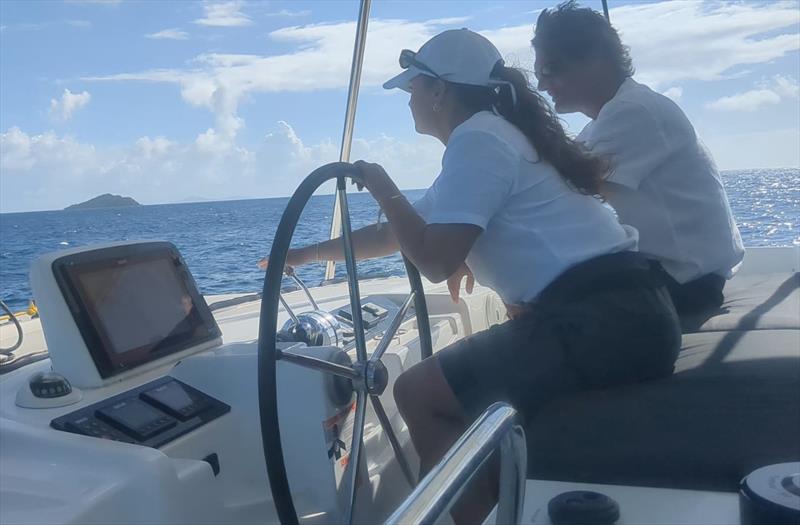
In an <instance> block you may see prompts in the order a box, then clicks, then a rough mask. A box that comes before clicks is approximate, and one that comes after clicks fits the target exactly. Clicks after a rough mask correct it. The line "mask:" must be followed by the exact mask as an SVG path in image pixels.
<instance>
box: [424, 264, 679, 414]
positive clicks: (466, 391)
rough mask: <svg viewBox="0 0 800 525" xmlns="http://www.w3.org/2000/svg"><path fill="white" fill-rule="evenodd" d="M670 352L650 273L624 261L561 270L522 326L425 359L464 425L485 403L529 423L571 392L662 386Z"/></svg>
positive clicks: (665, 299) (494, 330)
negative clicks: (436, 366) (437, 370)
mask: <svg viewBox="0 0 800 525" xmlns="http://www.w3.org/2000/svg"><path fill="white" fill-rule="evenodd" d="M680 344H681V332H680V326H679V324H678V319H677V315H676V313H675V309H674V307H673V305H672V302H671V300H670V297H669V293H668V292H667V289H666V287H665V286H664V285H663V281H662V280H661V279H660V278H659V273H658V271H657V270H656V269H654V268H653V267H652V266H651V265H650V264H649V263H648V261H646V260H645V259H644V258H643V257H641V256H639V255H638V254H633V253H631V252H625V253H624V254H613V255H607V256H602V257H599V258H597V259H593V260H591V261H587V262H585V263H582V264H580V265H578V266H576V267H574V268H571V269H570V270H567V271H566V272H564V274H562V276H561V277H559V278H558V279H556V281H554V283H552V284H551V285H550V286H548V288H547V289H545V291H544V292H542V293H541V294H540V296H539V300H537V302H536V303H535V304H533V305H532V307H531V309H530V311H529V312H527V313H525V314H524V315H523V316H522V317H520V318H518V319H515V320H511V321H507V322H505V323H503V324H500V325H495V326H493V327H491V328H489V329H488V330H485V331H483V332H479V333H476V334H474V335H472V336H469V337H467V338H465V339H462V340H461V341H458V342H457V343H455V344H453V345H451V346H449V347H447V348H445V349H444V350H442V351H441V352H438V353H437V354H435V356H437V358H438V359H439V362H440V364H441V367H442V370H443V372H444V375H445V378H446V379H447V382H448V384H449V385H450V387H451V388H452V390H453V392H454V393H455V395H456V398H457V399H458V400H459V401H460V402H461V404H462V407H463V408H464V410H465V412H466V413H467V414H468V415H469V416H470V417H476V416H477V415H479V414H480V413H481V412H482V411H483V410H484V409H485V408H487V407H488V406H489V405H490V404H491V403H493V402H495V401H506V402H509V403H511V405H513V406H514V407H515V408H517V410H519V411H520V412H521V413H522V414H523V416H525V417H531V416H533V415H534V414H535V413H536V412H537V411H538V410H539V409H540V408H541V407H542V406H543V405H544V404H546V403H548V402H549V401H551V400H554V399H556V398H558V397H562V396H564V395H568V394H570V393H573V392H577V391H582V390H589V389H597V388H606V387H610V386H614V385H622V384H627V383H634V382H639V381H645V380H649V379H655V378H658V377H663V376H667V375H669V374H671V373H672V371H673V368H674V364H675V360H676V358H677V355H678V351H679V350H680Z"/></svg>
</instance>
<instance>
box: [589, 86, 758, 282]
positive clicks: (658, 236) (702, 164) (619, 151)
mask: <svg viewBox="0 0 800 525" xmlns="http://www.w3.org/2000/svg"><path fill="white" fill-rule="evenodd" d="M578 140H580V141H583V142H584V143H585V144H586V145H587V146H588V147H589V149H591V150H592V151H593V152H595V153H600V154H604V155H609V156H610V158H611V161H612V163H613V169H614V171H613V172H612V174H611V176H610V177H609V179H608V180H609V184H608V188H607V190H606V196H607V198H608V201H609V203H610V204H611V205H612V206H613V207H614V208H615V209H616V211H617V213H618V214H619V218H620V220H621V221H622V222H623V223H625V224H630V225H631V226H634V227H635V228H636V229H637V230H639V250H640V251H641V252H642V253H644V254H645V255H648V256H650V257H652V258H655V259H657V260H659V261H660V262H661V264H662V266H663V267H664V269H665V270H666V271H667V272H668V273H669V274H670V275H672V277H673V278H674V279H675V280H676V281H678V282H680V283H685V282H688V281H691V280H693V279H696V278H698V277H701V276H703V275H706V274H709V273H716V274H719V275H722V276H725V277H730V276H732V275H733V271H734V269H735V267H736V266H737V265H738V264H739V262H741V260H742V257H743V256H744V248H743V246H742V238H741V236H740V234H739V229H738V228H737V227H736V222H735V221H734V219H733V215H732V214H731V209H730V206H729V204H728V198H727V195H726V194H725V189H724V188H723V186H722V181H721V180H720V177H719V173H718V172H717V168H716V166H715V165H714V161H713V159H712V158H711V155H710V154H709V153H708V151H707V150H706V148H705V147H704V146H703V144H702V143H701V142H700V141H699V140H698V138H697V135H696V134H695V131H694V128H693V127H692V124H691V123H690V122H689V119H687V118H686V115H684V113H683V111H681V109H680V108H679V107H678V106H677V105H676V104H675V103H674V102H673V101H672V100H670V99H669V98H667V97H665V96H664V95H661V94H659V93H656V92H654V91H652V90H651V89H650V88H648V87H647V86H644V85H642V84H639V83H637V82H635V81H634V80H633V79H631V78H629V79H627V80H625V82H623V83H622V85H621V86H620V88H619V90H618V91H617V93H616V95H615V96H614V98H612V99H611V100H610V101H608V102H607V103H606V104H605V105H604V106H603V108H602V110H601V111H600V113H599V115H598V116H597V118H596V119H595V120H593V121H591V122H590V123H589V124H587V125H586V127H585V128H584V129H583V131H581V133H580V135H578Z"/></svg>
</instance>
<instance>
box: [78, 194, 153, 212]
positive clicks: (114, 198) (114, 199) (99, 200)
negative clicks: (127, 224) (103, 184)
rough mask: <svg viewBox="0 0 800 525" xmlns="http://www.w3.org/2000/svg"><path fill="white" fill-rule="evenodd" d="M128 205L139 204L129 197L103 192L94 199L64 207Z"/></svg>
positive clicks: (83, 208) (89, 208) (91, 207)
mask: <svg viewBox="0 0 800 525" xmlns="http://www.w3.org/2000/svg"><path fill="white" fill-rule="evenodd" d="M130 206H141V204H139V203H138V202H136V201H135V200H133V199H132V198H130V197H123V196H121V195H112V194H110V193H104V194H103V195H98V196H97V197H95V198H94V199H89V200H88V201H86V202H81V203H80V204H73V205H72V206H67V207H66V208H64V209H65V210H93V209H97V208H127V207H130Z"/></svg>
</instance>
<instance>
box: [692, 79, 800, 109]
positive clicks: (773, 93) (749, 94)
mask: <svg viewBox="0 0 800 525" xmlns="http://www.w3.org/2000/svg"><path fill="white" fill-rule="evenodd" d="M797 95H798V84H797V80H795V79H793V78H791V77H785V76H782V75H776V76H774V77H773V78H772V79H771V81H766V82H760V83H759V88H758V89H751V90H750V91H745V92H744V93H737V94H735V95H730V96H726V97H722V98H719V99H717V100H714V101H712V102H709V103H708V104H706V107H707V108H708V109H713V110H716V111H747V112H752V111H756V110H759V109H761V108H763V107H765V106H774V105H776V104H778V103H780V102H781V100H784V99H796V98H797Z"/></svg>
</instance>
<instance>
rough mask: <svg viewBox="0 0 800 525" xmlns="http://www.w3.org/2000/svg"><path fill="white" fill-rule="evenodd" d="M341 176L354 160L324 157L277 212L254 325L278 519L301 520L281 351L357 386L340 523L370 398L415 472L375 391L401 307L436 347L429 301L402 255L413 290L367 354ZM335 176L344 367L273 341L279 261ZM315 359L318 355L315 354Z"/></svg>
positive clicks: (382, 382) (350, 511) (424, 343)
mask: <svg viewBox="0 0 800 525" xmlns="http://www.w3.org/2000/svg"><path fill="white" fill-rule="evenodd" d="M346 178H350V179H353V180H357V179H358V175H357V174H356V172H355V171H354V170H353V167H352V165H350V164H347V163H342V162H337V163H332V164H327V165H325V166H322V167H321V168H318V169H316V170H315V171H314V172H312V173H311V174H310V175H309V176H308V177H307V178H306V179H305V180H304V181H303V182H302V183H301V184H300V186H299V187H298V189H297V190H296V191H295V193H294V195H293V196H292V198H291V199H290V200H289V203H288V204H287V206H286V210H285V211H284V213H283V216H282V217H281V220H280V223H279V225H278V229H277V231H276V233H275V239H274V241H273V243H272V249H271V250H270V256H269V260H270V262H271V264H270V265H269V266H268V268H267V273H266V276H265V278H264V287H263V290H262V300H261V312H260V321H259V330H258V397H259V414H260V418H261V439H262V445H263V450H264V457H265V461H266V465H267V475H268V478H269V483H270V490H271V492H272V496H273V501H274V503H275V507H276V510H277V513H278V518H279V520H280V522H281V523H282V524H283V525H293V524H296V523H298V517H297V511H296V509H295V506H294V501H293V498H292V494H291V490H290V488H289V481H288V476H287V471H286V463H285V461H284V455H283V446H282V443H281V436H280V426H279V425H280V422H279V418H278V393H277V361H278V360H280V359H284V360H287V361H289V362H293V363H294V364H298V365H300V366H304V367H307V368H313V369H315V370H319V371H321V372H323V373H329V374H333V375H336V376H340V377H346V378H348V379H350V380H351V381H352V382H353V385H354V391H355V392H356V410H355V421H354V426H353V442H352V443H351V449H350V461H349V463H348V468H349V469H350V472H349V483H348V484H349V490H350V498H349V506H348V508H347V509H345V513H344V516H345V519H344V523H352V520H353V515H354V510H355V497H356V491H357V482H358V471H359V469H358V465H359V463H360V460H361V453H362V449H363V434H364V422H365V418H366V405H367V398H369V399H370V401H371V403H372V406H373V408H374V410H375V414H376V415H377V417H378V420H379V422H380V424H381V427H382V428H383V431H384V432H385V433H386V435H387V437H388V439H389V442H390V445H391V447H392V450H393V451H394V453H395V457H396V458H397V459H398V463H399V464H400V468H401V470H402V472H403V474H404V476H405V477H406V478H407V479H408V480H409V482H410V483H412V484H413V475H412V473H411V471H410V468H409V465H408V462H407V461H406V460H405V457H404V454H403V452H402V447H401V445H400V443H399V440H397V437H396V435H395V434H394V430H393V429H392V426H391V422H390V420H389V417H388V415H387V414H386V411H385V410H384V408H383V405H382V403H381V401H380V398H379V397H378V396H379V395H380V393H381V392H382V391H383V389H384V388H385V387H386V382H387V380H388V377H387V376H386V370H385V367H383V365H382V363H381V358H382V357H383V353H384V352H385V350H386V349H387V348H388V346H389V344H390V343H391V339H392V337H393V335H394V332H395V331H396V330H397V328H398V327H399V326H400V324H401V323H402V321H403V320H404V318H405V313H406V311H407V309H408V308H409V307H410V305H411V303H412V302H413V305H414V310H415V314H416V317H417V327H418V331H419V340H420V350H421V358H422V359H425V358H427V357H430V355H431V354H432V350H433V345H432V341H431V331H430V323H429V320H428V309H427V304H426V303H425V294H424V290H423V288H422V279H421V278H420V275H419V272H418V271H417V270H416V268H415V267H414V266H413V265H412V264H411V263H410V262H409V261H408V259H406V258H405V257H404V262H405V266H406V272H407V274H408V279H409V282H410V285H411V294H410V295H409V297H408V298H407V299H406V301H405V302H404V303H403V306H402V307H401V309H400V310H399V311H398V313H397V314H396V316H395V318H394V319H393V320H392V322H391V324H390V326H389V328H388V329H387V331H386V332H385V336H384V339H382V340H381V341H380V343H379V344H378V347H377V348H376V349H375V351H374V352H373V354H372V356H367V352H366V340H365V337H364V336H365V332H364V330H363V323H362V317H361V298H360V293H359V286H358V273H357V269H356V261H355V258H354V254H353V250H352V242H351V241H352V240H351V238H350V234H351V228H350V217H349V210H348V203H347V192H346V181H345V179H346ZM332 179H336V181H337V188H338V189H339V191H338V195H339V198H340V209H341V212H342V237H343V241H344V243H345V255H346V257H345V263H346V266H347V277H348V279H347V280H348V289H349V292H350V299H351V301H350V303H351V310H352V314H353V315H352V317H353V331H354V336H355V346H356V362H355V363H354V364H353V365H352V366H351V367H349V369H348V367H347V366H346V365H342V364H341V363H338V364H337V363H332V362H328V361H325V362H324V363H320V361H324V360H321V359H314V358H309V357H307V356H299V355H289V354H288V353H281V352H280V351H278V349H277V346H276V333H277V321H278V303H279V297H280V289H281V282H282V278H283V267H284V265H285V262H286V256H287V253H288V250H289V245H290V243H291V240H292V236H293V235H294V230H295V228H296V226H297V223H298V221H299V219H300V216H301V214H302V212H303V210H304V209H305V206H306V204H307V203H308V200H309V199H310V198H311V196H312V195H313V193H314V192H315V191H316V190H317V189H318V188H319V187H320V186H321V185H322V184H324V183H325V182H327V181H329V180H332ZM315 361H316V362H315Z"/></svg>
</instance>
